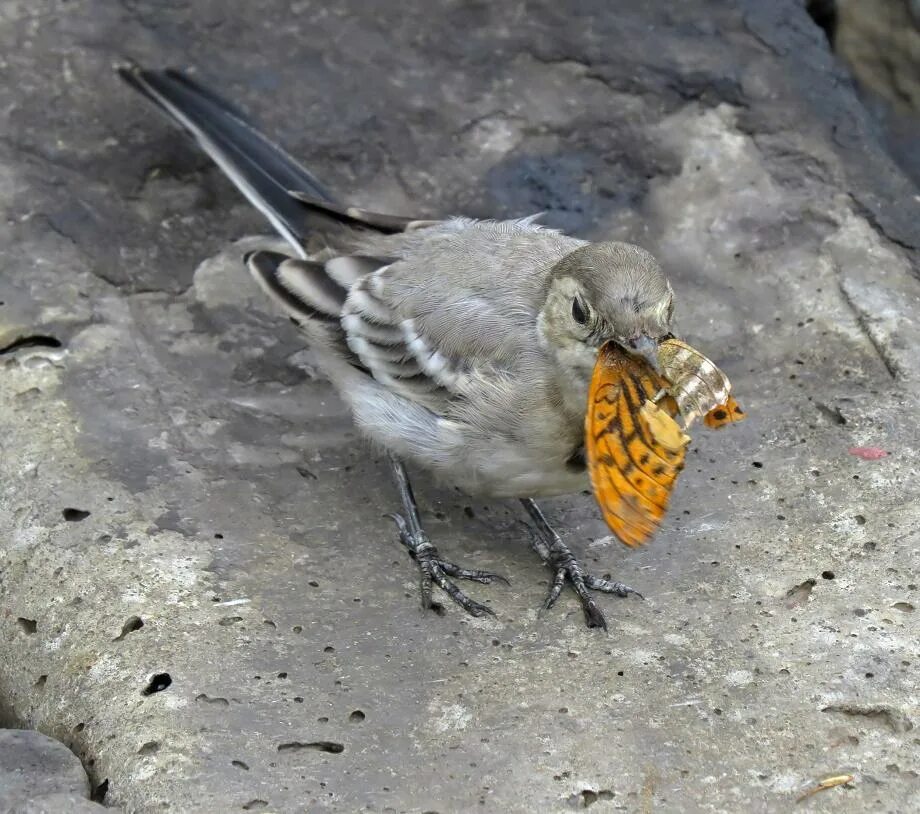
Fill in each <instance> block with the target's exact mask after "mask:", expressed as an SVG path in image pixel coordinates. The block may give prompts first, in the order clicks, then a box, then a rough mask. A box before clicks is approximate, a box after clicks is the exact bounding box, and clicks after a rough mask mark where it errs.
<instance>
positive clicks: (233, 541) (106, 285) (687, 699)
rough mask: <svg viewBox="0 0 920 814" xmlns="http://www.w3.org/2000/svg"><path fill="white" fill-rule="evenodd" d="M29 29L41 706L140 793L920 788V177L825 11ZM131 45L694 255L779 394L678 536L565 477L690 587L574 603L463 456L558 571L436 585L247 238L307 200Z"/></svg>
mask: <svg viewBox="0 0 920 814" xmlns="http://www.w3.org/2000/svg"><path fill="white" fill-rule="evenodd" d="M0 55H2V56H0V60H2V62H0V71H2V78H3V81H2V82H0V109H2V110H3V112H4V120H5V123H6V126H5V127H4V129H3V133H2V138H0V206H2V208H3V217H2V218H0V301H2V303H3V305H2V306H0V350H2V353H0V422H2V433H0V651H2V653H3V658H2V660H0V711H2V714H3V716H4V717H5V718H6V719H8V720H7V723H11V722H12V723H15V724H16V725H19V726H26V727H32V728H36V729H39V730H41V731H42V732H44V733H47V734H48V735H50V736H52V737H55V738H57V739H58V740H60V741H62V742H63V743H65V744H66V745H68V746H69V747H71V748H72V749H73V750H74V752H75V753H76V754H77V755H78V756H80V757H81V759H82V760H83V764H84V766H85V767H86V768H87V769H88V771H89V774H90V777H91V781H92V784H93V786H94V787H99V786H100V785H101V784H103V783H104V782H107V783H108V786H107V789H108V791H107V795H106V797H105V802H106V803H108V804H113V805H117V806H120V807H122V808H123V809H124V810H125V811H131V812H134V811H139V812H153V811H164V810H172V811H182V812H186V811H191V812H198V811H201V812H213V811H221V812H223V811H227V812H231V811H273V812H282V811H283V812H289V811H290V812H325V811H336V812H356V811H375V812H425V811H437V812H440V814H446V813H447V812H462V811H485V812H556V811H560V812H564V811H569V810H571V809H578V808H584V807H588V806H590V807H591V809H592V811H597V812H603V811H629V812H650V811H655V812H723V811H724V812H738V811H745V812H774V811H786V810H791V808H792V806H793V804H794V801H795V800H796V798H797V796H798V795H799V794H801V793H802V792H804V791H806V790H807V789H809V788H810V787H812V786H813V785H814V784H815V783H817V782H818V781H820V780H821V779H823V778H826V777H828V776H832V775H839V774H844V773H848V774H853V775H855V780H854V782H853V783H852V784H851V785H850V786H848V787H837V788H833V789H830V790H827V791H821V792H819V793H816V794H814V795H813V796H811V797H809V798H808V799H807V800H805V801H803V802H802V803H800V804H799V805H798V806H797V807H796V810H799V811H803V812H808V811H835V812H838V811H851V812H865V811H874V812H905V811H909V810H911V809H912V808H915V806H916V801H917V799H918V793H920V778H918V771H920V767H918V758H917V754H918V750H917V738H918V732H920V730H918V728H917V722H918V711H917V707H916V699H917V692H918V687H917V682H918V679H917V676H918V674H920V671H918V669H917V665H918V659H920V654H918V652H917V650H918V646H917V642H918V625H917V619H918V615H917V613H916V611H915V606H917V605H918V604H920V603H918V599H917V586H916V582H917V568H916V562H917V548H918V539H920V538H918V531H917V529H918V526H920V486H918V477H917V475H918V472H917V460H918V458H917V455H918V449H920V429H918V427H920V408H918V394H920V362H918V359H917V348H918V347H920V327H918V325H920V320H918V310H920V309H918V303H920V299H918V297H920V282H918V278H917V268H918V266H917V262H918V255H917V247H918V246H920V217H918V215H920V204H918V199H917V197H916V196H917V190H916V188H915V187H913V186H912V184H911V182H910V181H909V180H908V179H907V178H905V177H904V176H903V175H902V174H901V172H900V171H899V170H898V169H897V168H896V166H895V165H894V164H893V163H892V161H891V160H890V159H889V158H888V156H887V155H885V153H884V152H883V151H882V149H881V148H880V146H879V143H878V141H877V137H876V131H875V129H874V125H873V124H872V122H871V121H870V119H869V118H868V116H867V114H866V113H865V111H864V109H863V108H862V107H861V105H860V103H859V101H858V100H857V99H856V97H855V96H854V94H853V91H852V87H851V83H850V82H849V80H848V79H847V78H846V76H845V75H844V74H843V73H842V72H841V71H840V70H839V69H838V68H837V67H836V64H835V61H834V58H833V56H832V54H831V53H830V52H829V50H828V47H827V44H826V40H825V37H824V35H823V33H822V32H821V31H820V30H819V29H818V28H817V27H816V26H815V25H814V24H813V23H812V21H811V20H810V18H809V17H808V16H807V14H806V13H805V11H804V9H803V8H802V7H801V6H800V5H799V4H798V3H796V2H793V1H792V0H776V2H772V3H763V2H760V0H749V1H746V0H738V1H737V2H711V3H706V2H699V1H695V0H688V1H687V2H682V3H673V2H670V1H669V0H660V2H643V3H638V2H635V3H632V2H623V3H617V4H612V3H609V2H607V0H595V2H589V0H585V2H579V3H559V2H553V1H551V0H542V1H539V0H534V2H530V3H527V4H524V3H517V2H513V3H512V2H508V3H496V2H488V3H486V2H431V0H408V1H405V2H400V3H389V2H388V3H378V4H373V6H372V5H371V4H367V3H364V2H359V0H345V2H339V3H334V4H332V3H321V2H290V3H282V2H278V1H277V0H268V1H267V2H261V3H244V2H242V0H235V1H234V2H227V0H221V1H220V2H218V0H199V2H195V3H184V2H169V3H164V2H153V0H130V1H129V0H123V2H120V3H115V2H103V1H102V0H72V2H67V3H64V2H52V0H33V2H29V3H25V2H12V1H11V0H3V1H2V2H0ZM124 57H133V58H135V59H137V60H138V61H140V62H144V63H148V64H151V65H155V66H162V65H167V64H176V65H180V66H183V67H189V66H191V67H195V68H197V69H198V70H199V75H200V76H201V77H202V78H204V79H205V80H206V81H208V82H210V83H212V84H213V85H215V86H217V87H218V88H219V89H220V90H221V91H223V92H225V93H226V94H227V95H229V96H231V97H233V98H235V99H237V100H238V101H239V103H240V104H241V105H242V106H244V107H245V108H246V109H247V110H248V111H249V112H250V113H251V114H252V115H253V116H254V117H255V118H256V119H257V120H259V121H260V122H261V123H263V124H264V126H265V128H266V129H267V130H268V131H269V132H271V133H273V134H274V135H275V136H276V137H277V138H278V139H279V141H281V142H282V143H284V144H285V145H287V146H288V147H289V148H290V149H291V151H292V152H293V153H294V154H296V155H299V156H302V157H303V158H304V159H305V160H306V162H307V163H309V165H310V166H311V167H312V168H313V169H314V170H315V171H316V173H317V174H318V175H319V176H320V177H321V178H322V179H324V180H325V181H326V182H327V183H328V185H329V186H330V187H331V188H333V189H334V190H335V191H336V192H337V193H339V194H340V195H341V196H342V197H343V198H346V199H349V200H352V201H354V202H355V203H357V204H360V205H365V206H368V207H373V208H378V209H384V210H386V209H390V210H395V211H399V212H405V213H411V214H414V213H419V214H428V213H456V212H462V213H466V214H470V215H476V216H485V215H498V216H511V215H515V216H517V215H525V214H529V213H531V212H533V211H536V210H545V211H546V216H545V222H546V223H548V224H550V225H554V226H561V227H564V228H566V229H569V230H571V231H573V232H574V233H576V234H578V235H581V236H587V237H599V236H608V237H613V238H625V239H631V240H633V241H635V242H638V243H640V244H642V245H643V246H646V247H647V248H649V249H651V250H652V251H654V252H656V253H657V254H658V255H659V256H660V258H661V260H662V262H663V263H664V265H665V267H666V268H667V270H668V272H669V273H670V275H671V276H672V278H673V283H674V287H675V289H676V291H677V293H678V297H679V308H678V322H679V328H680V331H681V333H682V334H683V335H684V336H685V337H686V338H687V339H688V340H689V341H691V342H692V343H694V344H695V345H698V346H699V347H701V348H702V349H704V350H706V351H708V352H709V353H710V354H711V355H712V356H713V357H714V358H715V359H716V360H717V361H718V363H719V364H720V365H721V366H722V367H723V368H724V369H725V370H726V371H727V373H728V374H729V375H730V376H731V377H732V379H733V381H734V384H735V389H736V393H737V395H738V397H739V400H740V401H741V402H742V403H743V405H744V406H745V408H746V409H747V410H748V412H749V415H750V418H749V420H748V421H747V422H745V423H743V424H740V425H738V426H737V427H732V428H731V429H726V430H723V431H721V432H719V433H711V432H706V431H703V430H698V431H697V432H696V433H695V438H694V444H693V449H692V452H691V453H690V455H689V461H690V463H689V465H688V467H687V469H686V471H685V473H684V475H683V477H682V482H681V484H680V485H679V487H678V489H677V493H676V495H675V498H674V501H673V503H672V510H671V513H670V516H669V518H668V520H667V522H666V523H665V526H664V528H663V529H662V531H661V532H660V533H659V534H658V535H657V537H656V539H655V540H654V541H652V543H651V544H649V545H648V546H646V547H645V548H643V549H641V550H637V551H627V550H625V549H624V548H622V547H621V546H619V544H617V543H613V542H611V541H610V539H609V538H608V537H607V535H606V532H605V528H604V526H603V524H602V522H601V521H600V519H599V517H598V513H597V510H596V508H595V507H594V505H593V501H592V499H591V498H590V496H586V495H576V496H573V497H571V498H566V499H560V500H556V501H550V502H548V503H547V504H546V508H547V511H548V513H549V515H550V519H551V520H552V521H553V522H554V523H556V524H557V526H558V527H559V528H560V529H561V530H562V532H563V533H564V535H565V537H566V539H567V540H568V541H570V542H571V543H572V545H573V547H574V548H575V549H576V550H577V551H579V552H581V553H583V554H584V555H585V558H586V560H587V563H588V564H589V565H592V566H594V567H595V569H597V570H599V571H600V572H601V573H603V572H604V571H610V572H612V573H613V574H614V575H615V576H616V578H618V579H621V580H623V581H625V582H627V583H628V584H631V585H633V586H635V587H636V588H638V589H639V590H641V591H642V592H643V593H644V594H645V596H646V600H645V601H644V602H640V601H638V600H635V599H633V600H616V599H612V598H611V599H603V600H602V602H603V605H604V608H605V610H606V612H607V615H608V619H609V621H610V623H611V630H610V633H609V635H604V634H602V633H600V632H598V631H589V630H586V629H585V628H584V626H583V620H582V615H581V611H580V609H579V607H578V605H577V602H576V601H575V599H574V598H573V597H572V596H571V595H570V594H568V593H567V594H565V595H564V598H563V599H562V600H561V601H560V603H559V605H558V606H557V607H556V608H555V609H553V610H552V611H551V612H550V613H548V614H546V615H545V616H542V617H540V616H538V615H537V612H536V609H537V608H538V607H539V604H540V602H541V601H542V598H543V596H544V593H545V591H546V588H547V582H548V572H547V570H546V569H545V568H544V567H543V566H542V565H541V564H540V562H539V561H538V560H537V558H536V556H535V555H534V554H533V553H532V552H531V551H530V550H529V549H528V545H527V534H526V532H525V530H524V529H523V528H522V526H521V520H522V519H523V518H522V514H521V511H520V509H519V508H518V507H516V506H515V505H514V504H513V503H502V502H497V501H496V502H488V501H483V500H478V499H476V500H474V499H471V498H468V497H466V496H464V495H462V494H459V493H457V492H456V491H454V490H452V489H450V488H447V487H443V486H437V485H434V484H431V483H428V482H426V480H425V478H424V476H423V475H421V474H418V475H417V479H416V491H417V494H418V497H419V499H420V501H421V503H422V506H423V508H424V515H423V519H424V522H425V523H426V526H427V529H428V531H429V533H430V534H431V536H432V537H433V539H434V540H435V542H436V543H437V544H438V545H439V547H440V548H441V550H442V551H443V552H444V553H445V555H446V556H450V557H451V558H455V559H456V560H458V561H460V562H464V563H470V564H475V565H476V566H478V567H480V568H485V569H489V570H494V571H499V572H502V573H504V574H507V575H508V576H510V577H511V579H512V583H513V584H512V587H511V588H506V587H503V586H501V585H493V586H489V587H485V586H473V587H472V588H471V592H473V593H474V594H475V595H476V596H477V598H481V599H484V600H485V601H488V602H489V603H490V604H491V605H492V607H493V608H494V609H495V610H496V612H497V614H498V616H497V618H496V619H494V620H491V619H484V620H475V619H470V618H467V617H465V616H463V615H462V614H461V613H460V612H458V611H457V610H456V609H455V608H452V607H448V608H447V609H446V613H445V614H444V615H436V614H433V613H428V614H425V613H423V612H422V611H421V610H420V608H419V607H418V597H417V586H416V575H415V569H414V566H413V565H412V563H411V562H410V561H409V559H408V557H407V556H406V554H405V552H404V551H403V550H401V548H400V546H399V545H398V542H397V540H396V537H395V534H394V529H393V527H392V525H391V523H390V521H388V520H386V519H385V518H384V517H383V514H384V513H385V512H387V511H391V510H392V509H393V508H394V506H395V500H396V494H395V490H394V489H393V487H392V485H391V484H390V482H389V479H388V476H387V472H386V467H385V464H384V462H383V461H382V460H381V459H380V458H379V456H378V455H376V454H375V453H373V452H371V451H369V450H368V449H367V448H366V447H365V446H364V444H363V443H362V442H361V441H360V439H358V438H357V437H356V436H355V433H354V431H353V429H352V427H351V426H350V424H349V421H348V417H347V415H345V414H344V412H343V409H342V406H341V404H340V402H339V401H338V400H337V399H336V397H335V396H334V394H333V393H332V392H331V390H330V387H329V385H328V384H327V383H326V382H324V381H323V380H322V379H320V378H318V377H317V375H316V373H315V370H314V368H313V366H312V364H311V357H310V352H309V350H308V349H306V350H305V349H304V348H303V343H302V341H301V340H300V338H299V336H298V334H297V333H296V331H295V330H294V328H293V326H291V325H290V324H289V323H288V322H287V321H286V320H284V319H282V318H279V316H278V315H277V313H275V312H274V311H273V309H272V308H271V307H270V305H269V304H267V303H266V302H265V300H264V299H263V297H262V296H261V294H260V292H259V291H258V290H257V289H256V286H255V285H254V283H252V282H250V280H249V279H248V277H247V275H246V273H245V272H244V270H243V269H242V268H241V265H240V263H239V257H240V254H241V253H242V251H243V250H244V249H245V248H251V247H252V246H254V245H258V244H259V239H257V238H246V239H245V240H244V241H243V242H242V243H237V244H235V245H230V241H232V240H235V239H237V238H239V237H241V236H244V235H251V234H254V233H258V232H260V231H264V230H265V227H264V224H262V222H261V220H260V218H259V216H258V214H257V213H254V212H252V211H251V210H250V209H249V207H248V205H247V204H245V202H243V201H242V199H241V198H240V196H239V195H238V194H236V193H235V192H234V191H233V190H232V188H231V187H230V185H229V184H228V182H226V181H225V180H224V179H223V178H222V177H221V175H220V173H219V172H218V171H217V170H216V169H215V168H213V167H212V166H211V165H210V164H209V163H208V161H207V160H206V159H205V158H204V157H203V156H201V155H200V154H199V153H198V152H196V151H195V149H194V148H193V147H192V146H190V145H189V144H188V143H187V141H186V140H185V138H184V137H183V135H182V134H181V133H177V132H175V131H174V130H172V129H171V128H170V127H168V126H167V124H166V123H165V122H164V121H162V120H161V119H160V118H159V117H157V116H156V114H155V111H153V110H152V109H151V107H150V106H149V105H148V104H146V103H145V102H144V100H143V99H140V98H138V97H136V96H134V95H132V94H131V93H130V92H129V91H128V89H127V88H125V87H123V86H122V85H121V84H120V83H119V82H118V81H117V80H116V78H115V77H114V75H113V74H112V71H111V66H112V63H113V62H115V61H116V60H119V59H122V58H124ZM29 338H31V340H30V339H29ZM20 340H23V341H20ZM867 446H869V447H879V448H881V449H883V450H885V451H886V452H887V453H888V455H887V456H886V457H883V458H880V459H877V460H864V459H862V458H860V457H857V456H855V455H853V454H851V452H850V450H851V449H852V448H854V447H867Z"/></svg>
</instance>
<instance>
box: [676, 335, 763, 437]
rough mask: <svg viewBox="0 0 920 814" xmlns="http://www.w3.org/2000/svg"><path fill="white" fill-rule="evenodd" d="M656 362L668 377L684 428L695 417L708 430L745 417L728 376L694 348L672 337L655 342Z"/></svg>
mask: <svg viewBox="0 0 920 814" xmlns="http://www.w3.org/2000/svg"><path fill="white" fill-rule="evenodd" d="M658 363H659V365H660V367H661V373H662V375H663V376H664V377H665V378H666V379H667V380H668V383H669V384H668V390H669V392H670V393H671V394H672V395H673V396H674V399H675V401H677V406H678V409H679V410H680V414H681V416H682V417H683V419H684V427H685V428H686V427H689V426H690V424H692V423H693V421H694V419H696V418H697V417H699V416H703V422H704V423H705V424H706V426H707V427H710V428H712V429H719V428H720V427H724V426H725V425H726V424H731V423H733V422H735V421H741V420H743V419H744V418H745V417H746V414H745V412H744V410H742V409H741V405H739V404H738V402H737V401H735V397H734V396H733V395H732V394H731V390H732V385H731V382H730V381H729V380H728V376H726V375H725V374H724V373H723V372H722V371H721V370H719V368H717V367H716V366H715V364H714V363H713V362H712V360H711V359H707V358H706V357H705V356H703V354H702V353H700V352H699V351H698V350H696V348H692V347H690V345H688V344H687V343H686V342H681V340H679V339H675V338H674V337H671V338H669V339H665V340H664V341H662V342H661V343H660V344H659V345H658Z"/></svg>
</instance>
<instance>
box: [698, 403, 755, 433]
mask: <svg viewBox="0 0 920 814" xmlns="http://www.w3.org/2000/svg"><path fill="white" fill-rule="evenodd" d="M745 418H747V413H745V412H744V410H742V409H741V405H740V404H738V402H737V401H735V397H734V396H731V395H730V396H729V397H728V400H727V401H726V402H725V404H719V405H717V406H715V407H713V408H712V409H711V410H710V411H709V412H708V413H706V415H705V416H704V417H703V422H704V423H705V424H706V426H707V427H710V428H711V429H714V430H717V429H719V428H720V427H724V426H725V425H726V424H733V423H734V422H735V421H743V420H744V419H745Z"/></svg>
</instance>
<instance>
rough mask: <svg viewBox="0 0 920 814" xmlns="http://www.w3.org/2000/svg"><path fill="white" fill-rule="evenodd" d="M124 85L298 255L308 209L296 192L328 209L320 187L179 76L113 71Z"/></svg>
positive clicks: (235, 114)
mask: <svg viewBox="0 0 920 814" xmlns="http://www.w3.org/2000/svg"><path fill="white" fill-rule="evenodd" d="M118 72H119V74H120V75H121V77H122V79H124V80H125V82H127V83H128V84H129V85H131V86H132V87H133V88H135V89H136V90H138V91H140V92H141V93H142V94H144V96H146V97H147V98H148V99H150V100H151V101H153V102H154V103H155V104H156V105H157V106H158V107H159V108H160V109H161V110H163V111H164V112H165V113H166V114H167V115H168V116H169V117H170V118H171V119H172V120H173V121H175V122H176V123H178V124H179V125H181V126H182V127H183V128H184V129H185V130H186V131H188V132H189V133H190V134H191V135H192V136H193V137H194V138H195V140H196V141H197V142H198V144H199V145H200V146H201V148H202V149H203V150H204V151H205V152H206V153H207V154H208V155H209V156H210V157H211V158H212V159H213V160H214V161H215V162H216V163H217V165H218V166H219V167H220V168H221V169H222V170H223V171H224V172H225V173H226V174H227V176H228V177H229V178H230V180H232V181H233V183H234V184H236V186H237V187H238V188H239V189H240V191H241V192H242V193H243V194H244V195H245V196H246V197H247V198H248V199H249V200H250V202H251V203H252V204H254V205H255V206H256V207H257V208H258V209H259V210H260V211H261V212H262V213H263V214H264V215H265V216H266V217H267V218H268V219H269V221H270V222H271V224H272V225H273V226H274V227H275V229H277V230H278V232H279V233H280V234H281V235H282V236H283V237H284V238H285V239H287V240H288V241H290V243H291V245H293V246H294V248H295V249H296V250H297V252H298V253H299V254H300V255H304V249H303V241H304V237H305V232H306V230H307V220H308V217H309V207H307V206H305V205H304V204H303V203H301V202H300V201H298V200H297V199H296V198H294V197H292V196H291V195H290V194H289V192H290V191H291V190H296V191H298V192H302V193H304V194H305V195H306V196H308V197H310V198H314V199H317V200H319V201H326V202H329V203H330V204H331V203H332V201H333V199H332V196H331V195H330V194H329V193H328V192H327V191H326V190H325V189H324V188H323V186H322V184H320V182H319V181H318V180H317V179H316V178H315V177H314V176H313V175H312V173H310V172H309V171H308V170H307V169H305V168H304V167H303V166H301V165H300V164H298V163H297V162H296V161H295V160H294V159H293V158H291V157H290V156H289V155H288V154H287V153H286V152H285V151H284V150H282V149H281V148H280V147H278V146H277V145H276V144H274V143H273V142H272V141H270V140H269V139H268V138H266V137H265V136H264V135H262V133H260V132H259V131H258V130H256V129H255V128H254V127H253V126H252V125H251V124H250V123H249V122H248V121H247V120H246V118H245V116H244V115H243V114H242V113H240V111H238V110H237V109H236V108H235V107H233V105H231V104H230V103H229V102H226V101H225V100H223V99H222V98H221V97H220V96H218V95H217V94H216V93H214V92H213V91H211V90H209V89H207V88H205V87H203V86H202V85H199V84H198V83H197V82H195V81H194V80H193V79H191V78H190V77H189V76H187V75H186V74H184V73H181V72H180V71H175V70H165V71H147V70H143V69H141V68H139V67H137V66H130V67H124V68H119V69H118Z"/></svg>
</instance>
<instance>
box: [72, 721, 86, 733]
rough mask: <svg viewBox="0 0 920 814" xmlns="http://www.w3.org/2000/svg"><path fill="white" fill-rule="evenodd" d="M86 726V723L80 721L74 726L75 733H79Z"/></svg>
mask: <svg viewBox="0 0 920 814" xmlns="http://www.w3.org/2000/svg"><path fill="white" fill-rule="evenodd" d="M85 728H86V724H84V723H79V724H77V725H76V726H75V727H74V728H73V733H74V735H79V734H80V733H81V732H82V731H83V730H84V729H85Z"/></svg>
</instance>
